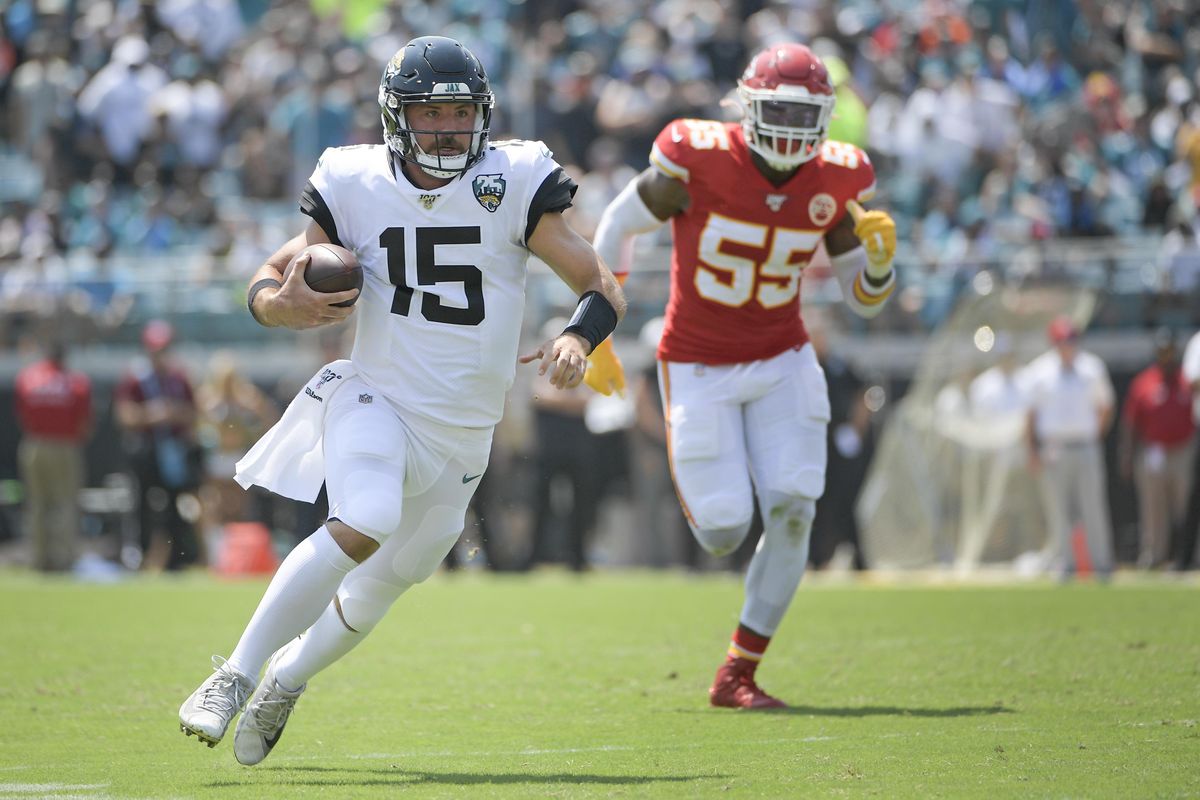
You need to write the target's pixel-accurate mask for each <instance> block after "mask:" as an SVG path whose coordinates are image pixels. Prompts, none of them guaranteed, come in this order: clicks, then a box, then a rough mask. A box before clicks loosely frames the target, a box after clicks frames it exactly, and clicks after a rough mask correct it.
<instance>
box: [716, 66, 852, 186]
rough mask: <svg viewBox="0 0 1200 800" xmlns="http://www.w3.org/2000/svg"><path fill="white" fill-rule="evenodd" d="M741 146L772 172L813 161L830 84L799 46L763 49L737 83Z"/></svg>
mask: <svg viewBox="0 0 1200 800" xmlns="http://www.w3.org/2000/svg"><path fill="white" fill-rule="evenodd" d="M737 92H738V99H739V100H740V101H741V104H742V111H743V113H744V115H745V116H744V117H743V119H742V129H743V130H744V131H745V133H746V144H747V145H749V147H750V149H751V150H753V151H754V152H756V153H758V154H759V155H760V156H762V157H763V158H764V159H765V160H766V162H767V163H768V164H770V165H771V166H772V167H774V168H775V169H779V170H790V169H794V168H796V167H798V166H800V165H801V164H803V163H804V162H806V161H811V160H812V159H814V158H816V157H817V154H818V153H819V152H820V151H821V143H822V142H824V141H825V136H826V134H827V132H828V130H829V120H830V119H831V118H832V117H833V104H834V94H833V82H832V81H831V80H829V72H828V71H827V70H826V69H825V65H824V64H822V63H821V59H819V58H817V57H816V55H814V54H813V51H812V50H809V49H808V48H807V47H805V46H804V45H802V44H781V45H775V46H773V47H768V48H767V49H766V50H763V51H762V52H761V53H759V54H758V55H756V56H755V57H754V58H752V59H751V60H750V65H749V66H747V67H746V71H745V72H743V73H742V78H741V80H739V81H738V90H737Z"/></svg>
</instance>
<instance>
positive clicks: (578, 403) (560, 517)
mask: <svg viewBox="0 0 1200 800" xmlns="http://www.w3.org/2000/svg"><path fill="white" fill-rule="evenodd" d="M565 324H566V320H564V319H562V318H559V317H554V318H551V319H550V320H548V321H547V322H546V323H545V324H544V325H543V326H542V330H543V331H544V332H550V333H551V335H553V332H554V331H559V330H562V328H563V326H564V325H565ZM591 396H592V391H591V390H590V389H587V388H585V387H583V386H577V387H574V388H571V389H563V390H561V391H554V387H553V386H552V385H551V383H550V376H549V375H537V376H535V377H534V380H533V414H534V430H535V436H536V437H537V438H536V440H535V442H534V448H535V456H534V457H535V459H536V461H537V476H536V483H535V484H534V492H533V541H532V543H531V544H530V549H529V557H528V559H527V560H526V562H525V564H524V565H523V568H524V569H530V568H532V567H534V566H537V565H538V564H540V563H543V562H547V561H557V560H558V558H557V555H558V554H557V552H556V550H557V548H556V546H555V545H556V544H557V542H555V539H557V538H559V537H558V536H556V534H557V533H559V532H561V540H565V541H564V542H563V543H564V544H565V547H566V554H565V555H566V558H567V564H568V565H569V566H570V568H571V569H572V570H574V571H576V572H581V571H583V570H584V569H586V568H587V540H588V535H589V534H590V533H591V530H592V528H593V526H594V525H595V523H596V500H597V497H596V495H597V487H596V486H595V485H594V484H595V477H594V476H593V475H592V474H591V473H592V471H593V469H594V468H595V466H596V461H595V452H594V446H593V445H592V442H593V436H592V434H591V432H590V431H588V429H587V425H586V423H585V422H584V412H585V411H586V409H587V404H588V400H589V399H590V398H591ZM561 540H560V541H561Z"/></svg>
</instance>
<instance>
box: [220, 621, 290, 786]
mask: <svg viewBox="0 0 1200 800" xmlns="http://www.w3.org/2000/svg"><path fill="white" fill-rule="evenodd" d="M298 641H299V639H293V640H292V641H291V642H288V643H287V644H286V645H284V646H283V647H281V648H279V649H278V650H276V651H275V655H273V656H271V660H270V661H269V662H267V673H266V674H265V675H263V679H262V683H260V684H259V685H258V689H256V690H255V692H254V695H253V696H252V697H251V698H250V702H249V703H248V704H247V705H246V713H244V714H242V718H241V719H240V720H238V726H237V730H236V731H235V732H234V734H233V755H234V756H235V757H236V758H237V760H238V763H239V764H244V765H245V766H247V767H252V766H254V765H255V764H257V763H258V762H260V761H262V760H263V759H264V758H266V757H267V756H268V755H270V754H271V749H272V748H273V747H275V745H276V743H277V742H278V741H279V737H280V736H282V735H283V726H284V725H287V721H288V717H290V716H291V714H292V709H294V708H295V707H296V701H297V700H299V699H300V695H302V694H304V689H305V688H306V687H307V686H308V684H307V683H306V684H304V686H301V687H300V688H299V689H297V690H296V691H294V692H289V691H287V690H286V689H284V688H283V687H282V686H280V685H279V684H278V683H277V682H276V680H275V664H276V663H277V662H278V661H279V658H280V657H281V656H282V655H283V654H284V653H286V652H287V649H288V648H289V647H291V646H292V645H293V644H295V643H296V642H298Z"/></svg>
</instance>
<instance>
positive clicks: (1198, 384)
mask: <svg viewBox="0 0 1200 800" xmlns="http://www.w3.org/2000/svg"><path fill="white" fill-rule="evenodd" d="M1181 369H1182V370H1183V379H1184V380H1185V381H1187V384H1188V386H1190V387H1191V388H1192V398H1193V399H1192V419H1194V420H1195V421H1196V426H1197V428H1198V429H1200V332H1197V333H1194V334H1192V338H1190V339H1188V343H1187V347H1185V348H1184V350H1183V365H1182V367H1181ZM1189 494H1190V496H1189V497H1188V510H1187V516H1186V517H1185V518H1184V521H1183V531H1181V533H1180V536H1179V542H1178V544H1177V545H1176V547H1175V552H1174V553H1172V557H1173V558H1174V559H1175V569H1177V570H1187V569H1191V567H1192V565H1193V564H1194V563H1195V558H1196V538H1197V534H1200V447H1198V448H1196V461H1195V462H1194V463H1193V465H1192V488H1191V492H1190V493H1189Z"/></svg>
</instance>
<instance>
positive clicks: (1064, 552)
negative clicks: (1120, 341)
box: [1022, 316, 1114, 580]
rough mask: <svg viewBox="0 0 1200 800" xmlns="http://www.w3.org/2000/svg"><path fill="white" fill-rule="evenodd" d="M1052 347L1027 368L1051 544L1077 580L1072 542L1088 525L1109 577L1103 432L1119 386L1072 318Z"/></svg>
mask: <svg viewBox="0 0 1200 800" xmlns="http://www.w3.org/2000/svg"><path fill="white" fill-rule="evenodd" d="M1047 335H1048V336H1049V338H1050V342H1051V343H1052V344H1053V347H1052V349H1051V350H1049V351H1048V352H1046V353H1043V354H1042V355H1040V356H1038V357H1037V358H1035V359H1034V360H1033V361H1032V362H1030V364H1029V366H1027V367H1026V368H1025V370H1024V372H1023V374H1022V378H1023V381H1025V386H1026V389H1027V391H1028V393H1029V403H1030V411H1029V420H1028V426H1027V434H1028V436H1029V442H1030V447H1029V458H1030V467H1031V468H1032V469H1033V470H1034V471H1035V472H1038V473H1040V475H1041V484H1042V497H1043V502H1044V503H1045V508H1046V521H1047V523H1048V525H1049V528H1050V530H1049V533H1050V541H1049V543H1048V548H1049V550H1050V552H1051V553H1052V554H1053V557H1054V558H1053V560H1054V562H1055V563H1056V565H1057V566H1058V567H1059V570H1060V577H1061V578H1062V579H1064V580H1068V579H1070V578H1071V577H1072V576H1073V575H1074V574H1075V572H1076V571H1077V569H1078V564H1077V559H1076V556H1075V551H1074V546H1073V542H1072V529H1073V527H1074V523H1075V521H1076V520H1080V521H1082V523H1083V528H1084V533H1085V535H1086V538H1087V551H1088V554H1089V556H1090V561H1091V567H1092V569H1093V570H1094V571H1095V573H1096V575H1097V576H1098V577H1100V578H1101V579H1102V580H1107V579H1108V577H1109V576H1110V575H1111V574H1112V569H1113V543H1112V525H1111V523H1110V521H1109V510H1108V492H1107V491H1106V488H1105V479H1104V474H1105V470H1104V449H1103V440H1104V434H1105V432H1106V431H1107V430H1108V427H1109V423H1110V422H1111V421H1112V417H1113V396H1114V393H1113V387H1112V382H1111V380H1109V377H1108V369H1107V368H1106V367H1105V366H1104V362H1103V361H1101V360H1100V359H1099V358H1097V357H1096V356H1095V355H1093V354H1091V353H1087V352H1083V351H1081V350H1080V349H1079V329H1078V328H1076V327H1075V323H1074V322H1072V321H1071V319H1070V318H1068V317H1065V316H1060V317H1056V318H1055V319H1054V320H1053V321H1051V323H1050V325H1049V327H1048V328H1047Z"/></svg>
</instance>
